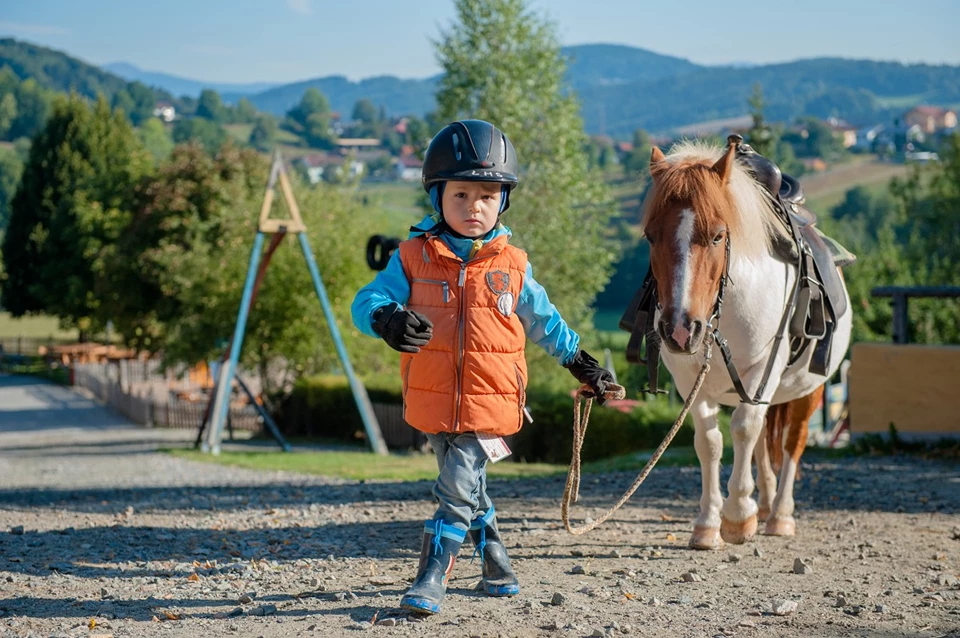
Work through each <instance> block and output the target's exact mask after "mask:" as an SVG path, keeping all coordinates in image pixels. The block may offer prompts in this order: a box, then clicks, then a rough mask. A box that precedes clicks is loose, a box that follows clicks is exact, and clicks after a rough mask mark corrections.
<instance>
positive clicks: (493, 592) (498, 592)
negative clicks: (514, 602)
mask: <svg viewBox="0 0 960 638" xmlns="http://www.w3.org/2000/svg"><path fill="white" fill-rule="evenodd" d="M483 592H484V593H485V594H486V595H487V596H494V597H497V598H501V597H506V596H516V595H518V594H519V593H520V585H488V584H486V583H485V584H484V585H483Z"/></svg>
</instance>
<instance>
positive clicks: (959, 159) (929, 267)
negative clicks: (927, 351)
mask: <svg viewBox="0 0 960 638" xmlns="http://www.w3.org/2000/svg"><path fill="white" fill-rule="evenodd" d="M939 153H940V158H941V161H940V162H939V163H932V164H929V165H926V166H918V167H916V168H915V169H914V171H913V172H912V173H911V174H910V175H908V177H907V178H905V179H899V178H898V179H895V180H893V182H892V183H891V186H890V195H891V197H892V203H893V206H892V210H891V209H890V208H889V207H888V205H887V204H884V203H882V202H883V199H882V198H879V199H878V198H874V197H871V198H870V201H869V203H868V202H867V201H866V199H865V198H864V196H863V194H862V193H848V199H847V200H846V201H845V202H844V203H843V204H842V205H841V206H840V207H838V209H839V211H838V212H840V213H841V217H840V220H839V221H838V223H837V224H836V225H835V227H834V226H831V227H830V231H829V232H836V233H837V236H838V237H843V236H844V235H843V233H844V232H856V228H857V227H856V226H854V227H853V229H852V231H851V224H850V220H851V217H850V214H851V213H848V212H847V210H846V209H847V207H848V206H850V207H851V208H852V207H853V206H858V207H861V208H865V209H866V210H865V211H864V212H862V213H861V214H860V215H859V216H857V217H854V218H853V219H856V220H863V221H862V222H861V223H862V227H863V228H865V229H866V230H867V232H865V233H863V234H862V235H860V236H859V237H858V236H856V235H854V236H853V237H852V238H851V239H850V242H851V247H852V248H853V251H854V252H855V253H857V254H858V257H859V258H858V260H857V262H856V263H855V264H853V265H852V266H850V267H849V268H848V269H846V270H845V272H844V274H845V275H846V279H847V284H848V290H849V291H850V298H851V301H852V303H853V307H854V338H855V339H859V340H876V339H882V340H889V339H890V334H891V329H892V318H891V310H890V301H889V300H888V299H875V298H873V297H872V296H871V294H870V291H871V290H872V289H873V288H874V287H876V286H882V285H888V286H889V285H899V286H921V285H923V286H930V285H941V286H958V285H960V134H956V133H955V134H953V135H952V136H950V137H948V138H946V139H945V141H944V143H943V145H942V146H941V148H940V151H939ZM878 202H881V203H878ZM835 210H837V209H835ZM909 313H910V316H909V319H910V330H911V340H912V341H916V342H919V343H953V344H960V325H958V323H957V316H958V314H960V303H958V302H957V301H956V300H949V299H914V300H911V302H910V306H909Z"/></svg>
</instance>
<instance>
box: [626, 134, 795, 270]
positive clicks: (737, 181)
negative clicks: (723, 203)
mask: <svg viewBox="0 0 960 638" xmlns="http://www.w3.org/2000/svg"><path fill="white" fill-rule="evenodd" d="M725 153H726V149H725V148H721V147H719V146H716V145H715V144H710V143H708V142H703V141H700V140H684V141H682V142H678V143H677V144H675V145H674V146H673V147H672V148H671V149H670V151H669V152H668V153H667V155H666V161H667V163H668V164H669V168H667V169H665V171H664V172H663V173H661V174H660V175H659V177H658V180H659V181H660V182H661V184H662V186H661V187H659V188H662V189H663V190H664V192H665V193H669V194H670V195H672V196H678V197H684V198H688V199H694V200H696V198H697V197H698V196H700V197H709V196H714V197H716V196H719V194H720V189H719V187H718V185H715V182H713V181H707V180H706V179H705V175H706V172H705V171H696V170H683V169H684V168H689V167H693V166H697V165H703V166H706V167H710V166H712V165H713V164H715V163H716V162H717V160H719V159H720V158H721V157H723V155H724V154H725ZM676 169H679V170H676ZM727 189H728V191H729V193H730V196H731V198H732V200H733V204H734V206H733V208H734V214H735V215H737V216H738V219H735V220H730V221H731V223H730V240H731V242H732V243H733V244H734V245H735V246H736V248H735V250H734V252H735V253H736V254H738V255H750V256H755V255H759V254H761V252H763V251H765V250H769V248H770V244H771V237H772V236H773V235H775V234H776V233H778V232H780V231H779V230H778V229H777V226H776V221H775V217H774V214H773V212H772V211H771V205H772V200H771V196H770V194H769V193H768V192H767V191H766V189H764V188H763V186H761V185H760V184H758V183H757V181H756V180H755V179H753V177H752V176H751V175H750V174H749V173H748V172H747V169H746V168H745V167H743V166H742V165H741V164H740V163H739V162H736V161H734V162H733V166H732V168H731V171H730V177H729V181H728V182H727ZM657 190H658V186H656V185H655V186H653V187H651V191H650V193H649V194H648V195H647V197H646V201H645V202H644V207H643V219H642V221H641V223H642V224H646V221H647V217H648V214H649V208H650V205H651V203H652V202H653V201H655V200H656V199H657V192H656V191H657Z"/></svg>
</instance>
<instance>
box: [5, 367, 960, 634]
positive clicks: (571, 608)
mask: <svg viewBox="0 0 960 638" xmlns="http://www.w3.org/2000/svg"><path fill="white" fill-rule="evenodd" d="M192 435H193V433H192V432H171V431H160V430H147V429H143V428H138V427H135V426H131V425H129V424H127V423H125V422H124V421H123V419H120V418H118V417H117V416H116V415H113V414H111V413H110V412H108V411H106V410H104V409H103V408H101V407H99V406H98V405H96V404H95V403H93V402H91V401H89V400H87V399H85V398H83V397H81V396H79V395H77V394H75V393H73V392H71V391H69V390H66V389H63V388H59V387H56V386H52V385H47V384H41V383H37V382H34V381H32V380H29V379H24V378H18V377H2V376H0V636H38V637H39V636H101V637H106V636H116V637H120V636H138V637H139V636H178V637H179V636H184V637H187V638H201V637H202V638H208V637H211V636H264V637H274V636H334V637H337V636H357V635H360V634H362V633H363V632H368V633H369V634H371V635H374V634H375V635H381V636H386V635H401V636H411V635H414V636H463V637H471V636H523V637H527V636H558V637H561V636H562V637H580V636H620V635H634V636H671V637H674V636H678V637H683V636H698V637H699V636H747V637H750V636H758V637H759V636H787V637H797V638H799V637H801V636H803V637H806V636H869V637H881V636H883V637H886V636H923V637H940V636H960V584H958V583H960V581H958V578H960V465H958V464H945V463H937V462H931V461H926V460H921V459H917V458H901V457H893V458H891V457H884V458H860V459H840V460H836V459H828V458H826V457H817V456H814V455H810V456H808V457H807V458H806V459H805V462H804V465H803V472H802V476H801V479H800V480H799V482H798V491H797V509H798V517H797V522H798V536H797V537H796V538H793V539H781V538H769V537H763V536H760V537H758V538H757V539H756V540H755V541H753V542H750V543H748V544H746V545H742V546H737V547H730V546H728V547H727V549H725V550H722V551H718V552H696V551H693V550H689V549H687V548H686V546H685V545H686V541H687V539H688V537H689V533H690V530H691V521H692V519H693V517H694V515H695V512H696V507H697V499H698V497H699V486H700V478H699V470H698V469H696V468H659V469H657V470H655V471H654V472H653V474H652V475H651V477H650V478H649V479H648V481H647V483H645V484H644V486H643V488H641V490H640V493H639V494H638V495H637V496H635V497H634V499H633V500H632V501H631V502H630V503H629V504H628V505H627V506H626V507H625V508H624V509H623V510H621V512H620V513H618V515H616V516H615V517H614V519H613V520H611V521H609V522H607V523H606V524H605V525H603V526H601V527H600V528H599V529H598V530H596V531H594V532H592V533H590V534H588V535H586V536H585V537H573V536H570V535H569V534H567V533H566V532H565V531H564V530H563V528H562V525H561V523H560V520H559V518H560V514H559V502H560V495H561V493H562V491H563V479H562V477H558V478H551V479H538V480H528V481H492V482H491V491H492V493H493V495H494V499H495V501H496V503H497V507H498V510H499V511H500V516H501V526H502V529H503V532H504V536H505V539H506V541H507V545H508V547H510V548H511V555H512V556H513V558H514V561H515V568H516V570H517V572H518V575H519V577H520V580H521V586H522V593H521V595H520V596H518V597H517V598H513V599H490V598H486V597H485V596H483V595H482V594H480V593H478V592H475V591H474V587H475V586H476V584H477V583H478V582H479V566H478V564H477V563H476V562H473V563H471V561H470V552H469V551H467V550H466V549H465V550H463V551H462V552H461V559H460V561H458V563H457V565H456V567H455V569H454V574H453V579H452V581H451V586H450V590H449V594H448V597H447V601H446V602H445V604H444V610H443V613H442V614H440V615H439V616H436V617H432V618H428V619H426V620H419V619H417V618H411V617H408V616H407V615H406V614H403V613H401V612H400V610H399V609H398V607H397V603H398V601H399V597H400V595H401V594H402V593H403V591H404V590H405V588H406V586H407V584H408V579H410V578H412V576H413V572H414V570H415V568H416V556H417V553H416V551H417V550H418V548H419V531H420V529H422V521H423V519H425V518H426V517H428V516H429V515H430V514H431V513H432V511H433V506H432V503H431V500H430V484H429V483H428V482H425V481H420V482H412V483H398V482H356V481H343V480H338V479H326V478H323V477H312V476H305V475H299V474H288V473H278V472H273V473H269V472H255V471H248V470H240V469H231V468H224V467H218V466H215V465H208V464H202V463H192V462H189V461H184V460H180V459H176V458H172V457H170V456H168V455H165V454H161V453H157V452H156V451H155V450H156V449H157V448H158V447H161V446H170V445H178V444H185V443H186V442H187V441H189V439H190V438H191V437H192ZM632 480H633V474H609V475H602V476H587V477H585V479H584V484H583V486H582V499H581V505H580V506H578V509H577V514H578V515H580V516H584V515H587V514H589V513H591V512H593V513H597V512H599V511H600V509H599V508H601V507H605V506H606V505H608V504H610V503H612V501H613V500H614V499H615V498H616V497H617V496H619V494H620V493H621V492H622V490H623V489H625V488H626V487H627V486H628V485H629V484H630V482H631V481H632ZM371 620H375V622H376V624H374V625H371V624H370V621H371Z"/></svg>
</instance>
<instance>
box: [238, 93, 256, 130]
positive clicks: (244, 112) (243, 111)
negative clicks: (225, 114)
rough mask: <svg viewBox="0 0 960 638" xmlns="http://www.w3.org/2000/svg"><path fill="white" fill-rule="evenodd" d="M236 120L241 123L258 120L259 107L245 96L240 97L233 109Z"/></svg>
mask: <svg viewBox="0 0 960 638" xmlns="http://www.w3.org/2000/svg"><path fill="white" fill-rule="evenodd" d="M233 116H234V121H236V122H237V123H239V124H249V123H251V122H255V121H256V120H257V116H258V113H257V107H255V106H254V105H253V102H251V101H250V100H248V99H247V98H245V97H242V98H240V100H239V101H238V102H237V107H236V108H235V109H233Z"/></svg>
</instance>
